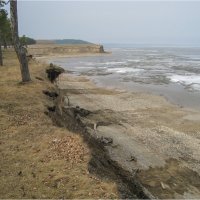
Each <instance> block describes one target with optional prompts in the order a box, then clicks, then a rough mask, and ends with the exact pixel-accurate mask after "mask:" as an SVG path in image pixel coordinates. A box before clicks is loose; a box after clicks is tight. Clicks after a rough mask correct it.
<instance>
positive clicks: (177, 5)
mask: <svg viewBox="0 0 200 200" xmlns="http://www.w3.org/2000/svg"><path fill="white" fill-rule="evenodd" d="M18 15H19V30H20V34H21V35H22V34H25V35H27V36H30V37H33V38H36V39H62V38H74V39H83V40H87V41H90V42H95V43H132V44H135V43H136V44H138V43H139V44H181V45H199V46H200V1H193V2H192V1H176V2H175V1H146V2H145V1H138V2H137V1H127V2H126V1H93V2H92V1H19V2H18Z"/></svg>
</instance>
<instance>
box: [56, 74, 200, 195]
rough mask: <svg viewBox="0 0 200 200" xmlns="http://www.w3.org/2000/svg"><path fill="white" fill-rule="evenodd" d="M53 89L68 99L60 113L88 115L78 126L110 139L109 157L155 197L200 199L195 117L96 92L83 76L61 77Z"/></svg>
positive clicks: (152, 98)
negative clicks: (80, 111)
mask: <svg viewBox="0 0 200 200" xmlns="http://www.w3.org/2000/svg"><path fill="white" fill-rule="evenodd" d="M57 85H58V87H59V88H60V89H62V90H63V91H64V92H65V94H66V95H67V98H66V101H65V102H66V104H65V107H76V106H79V107H81V108H84V109H87V110H89V111H91V114H90V115H88V116H86V117H83V118H82V119H81V120H82V122H83V123H84V124H85V125H87V124H94V127H95V128H93V129H91V130H90V131H91V132H94V134H97V135H98V136H99V137H109V138H112V139H113V144H112V145H108V146H107V147H106V148H107V150H108V152H109V154H110V157H111V158H112V159H113V160H114V161H116V162H117V163H119V164H120V165H121V166H123V168H124V169H126V170H128V171H131V172H133V174H134V175H135V176H137V178H138V180H139V181H140V183H141V184H142V185H143V186H144V187H145V188H146V189H148V190H149V192H150V193H151V194H152V195H153V196H154V197H156V198H200V112H199V111H195V110H190V109H183V108H180V107H178V106H176V105H173V104H171V103H169V102H168V101H167V100H166V99H165V98H164V97H161V96H156V95H151V94H146V93H141V92H135V93H133V92H132V93H131V92H126V91H122V90H113V89H112V90H109V89H105V88H100V87H97V86H96V85H95V84H94V83H93V82H91V81H90V80H89V79H88V78H87V77H84V76H74V75H71V74H63V75H61V76H60V77H59V79H58V80H57ZM69 102H70V104H68V103H69Z"/></svg>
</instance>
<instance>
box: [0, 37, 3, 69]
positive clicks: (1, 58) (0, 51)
mask: <svg viewBox="0 0 200 200" xmlns="http://www.w3.org/2000/svg"><path fill="white" fill-rule="evenodd" d="M0 66H3V56H2V49H1V38H0Z"/></svg>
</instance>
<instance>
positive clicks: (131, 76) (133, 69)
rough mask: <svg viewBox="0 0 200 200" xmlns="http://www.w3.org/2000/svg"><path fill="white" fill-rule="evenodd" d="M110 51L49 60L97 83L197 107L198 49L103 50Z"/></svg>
mask: <svg viewBox="0 0 200 200" xmlns="http://www.w3.org/2000/svg"><path fill="white" fill-rule="evenodd" d="M106 50H107V51H111V52H112V54H104V55H101V56H89V57H78V58H59V59H54V60H53V61H52V62H54V63H55V64H58V65H61V66H62V67H64V68H65V69H66V70H68V71H70V72H71V73H73V74H76V75H87V76H89V77H91V79H92V80H94V81H95V82H96V83H98V84H99V85H101V86H107V87H116V88H121V89H126V90H131V91H145V92H151V93H155V94H159V95H163V96H165V97H166V98H167V99H169V100H170V101H172V102H173V103H176V104H179V105H180V106H187V107H193V108H194V107H195V108H200V101H199V97H200V48H169V47H165V48H164V47H157V48H156V47H155V48H134V47H128V48H127V47H115V48H109V49H106Z"/></svg>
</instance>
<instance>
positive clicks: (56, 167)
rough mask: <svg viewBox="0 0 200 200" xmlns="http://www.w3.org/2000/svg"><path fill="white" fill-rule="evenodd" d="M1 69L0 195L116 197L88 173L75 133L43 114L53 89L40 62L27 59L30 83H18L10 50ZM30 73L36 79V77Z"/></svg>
mask: <svg viewBox="0 0 200 200" xmlns="http://www.w3.org/2000/svg"><path fill="white" fill-rule="evenodd" d="M4 57H5V58H4V63H5V66H3V67H1V68H0V88H1V89H0V119H1V120H0V182H1V184H0V198H117V197H118V195H117V187H116V185H115V184H114V183H111V182H109V181H106V180H104V181H102V180H99V179H97V178H95V177H93V176H92V175H90V174H89V173H88V170H87V167H88V162H89V159H90V151H89V149H88V147H87V145H86V144H84V142H83V140H82V139H81V137H80V136H78V135H75V134H73V133H71V132H69V131H67V130H66V129H63V128H59V127H55V126H53V124H52V121H51V119H50V118H49V117H48V116H47V115H45V114H44V112H45V111H46V106H47V105H50V104H51V101H50V100H49V99H48V98H47V97H46V96H45V95H44V94H43V93H42V90H45V89H48V88H51V87H53V86H52V84H51V83H49V82H48V81H47V80H46V78H45V76H46V75H45V73H44V71H45V66H44V65H42V64H39V63H37V62H36V61H34V60H33V61H31V62H30V71H31V76H32V82H31V83H29V84H25V85H22V84H20V83H19V82H20V71H19V64H18V61H17V59H16V55H15V53H14V52H13V50H7V51H6V52H4ZM35 77H41V78H42V79H44V81H43V80H38V79H36V78H35Z"/></svg>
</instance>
